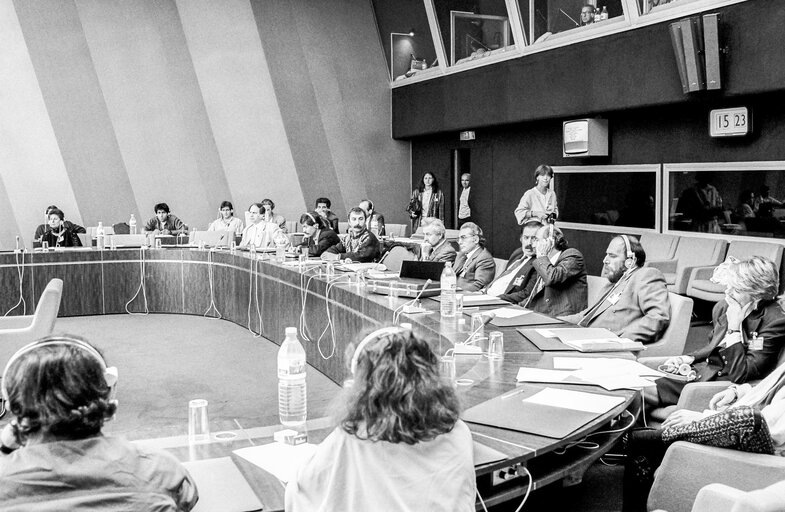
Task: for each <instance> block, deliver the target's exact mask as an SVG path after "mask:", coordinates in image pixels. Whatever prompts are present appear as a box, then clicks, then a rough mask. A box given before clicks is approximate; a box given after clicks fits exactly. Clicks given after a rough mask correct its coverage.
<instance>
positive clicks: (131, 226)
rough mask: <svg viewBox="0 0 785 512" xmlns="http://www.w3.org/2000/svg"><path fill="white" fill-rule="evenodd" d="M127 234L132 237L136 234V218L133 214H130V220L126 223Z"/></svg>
mask: <svg viewBox="0 0 785 512" xmlns="http://www.w3.org/2000/svg"><path fill="white" fill-rule="evenodd" d="M128 232H129V233H131V234H132V235H135V234H136V217H134V214H133V213H132V214H131V219H130V220H129V221H128Z"/></svg>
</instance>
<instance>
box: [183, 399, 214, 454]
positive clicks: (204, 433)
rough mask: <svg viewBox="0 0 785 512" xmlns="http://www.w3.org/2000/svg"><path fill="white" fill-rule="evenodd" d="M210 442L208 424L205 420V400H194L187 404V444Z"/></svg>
mask: <svg viewBox="0 0 785 512" xmlns="http://www.w3.org/2000/svg"><path fill="white" fill-rule="evenodd" d="M209 441H210V423H209V421H208V419H207V400H204V399H203V398H196V399H194V400H191V401H190V402H188V442H189V443H206V442H209Z"/></svg>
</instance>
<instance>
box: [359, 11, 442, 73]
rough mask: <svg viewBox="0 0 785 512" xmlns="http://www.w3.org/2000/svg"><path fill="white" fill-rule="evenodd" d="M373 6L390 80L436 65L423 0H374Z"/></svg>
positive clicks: (426, 70) (424, 71)
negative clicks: (386, 0) (392, 0)
mask: <svg viewBox="0 0 785 512" xmlns="http://www.w3.org/2000/svg"><path fill="white" fill-rule="evenodd" d="M373 8H374V12H375V14H376V24H377V27H378V29H379V36H380V37H381V42H382V48H383V50H384V55H385V57H386V58H387V66H388V67H387V69H389V70H390V77H391V78H392V80H404V79H406V78H410V77H412V76H415V75H418V74H419V75H422V74H428V73H429V72H430V71H431V69H433V68H438V63H437V59H436V51H435V50H434V47H433V38H432V37H431V29H430V26H429V24H428V15H427V14H426V12H425V4H424V3H423V0H396V1H395V2H385V1H382V0H373Z"/></svg>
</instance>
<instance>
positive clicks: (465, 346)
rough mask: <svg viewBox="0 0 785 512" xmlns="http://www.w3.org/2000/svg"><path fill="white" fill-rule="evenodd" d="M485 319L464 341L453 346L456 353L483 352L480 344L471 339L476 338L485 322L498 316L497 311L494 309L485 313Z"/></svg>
mask: <svg viewBox="0 0 785 512" xmlns="http://www.w3.org/2000/svg"><path fill="white" fill-rule="evenodd" d="M482 316H483V321H482V325H478V326H477V327H476V328H475V329H474V330H473V331H472V333H471V334H469V336H468V337H467V338H466V339H465V340H464V341H463V343H456V344H455V346H453V348H452V351H453V353H454V354H481V353H482V349H481V348H480V346H479V345H475V344H474V343H472V342H471V339H472V338H474V335H475V334H477V333H478V332H480V329H482V328H483V327H485V324H487V323H488V322H490V321H491V320H493V319H494V318H496V313H494V312H492V311H488V312H487V313H483V314H482Z"/></svg>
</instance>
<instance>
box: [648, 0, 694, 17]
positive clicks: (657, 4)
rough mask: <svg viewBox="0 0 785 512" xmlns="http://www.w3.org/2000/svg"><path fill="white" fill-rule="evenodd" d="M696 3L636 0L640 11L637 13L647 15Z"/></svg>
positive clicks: (670, 0)
mask: <svg viewBox="0 0 785 512" xmlns="http://www.w3.org/2000/svg"><path fill="white" fill-rule="evenodd" d="M696 1H699V0H637V2H638V9H640V10H639V11H638V12H640V13H641V14H649V13H651V12H657V11H660V10H662V9H664V8H670V7H678V6H682V5H685V4H689V3H693V2H696ZM665 6H667V7H665Z"/></svg>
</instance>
